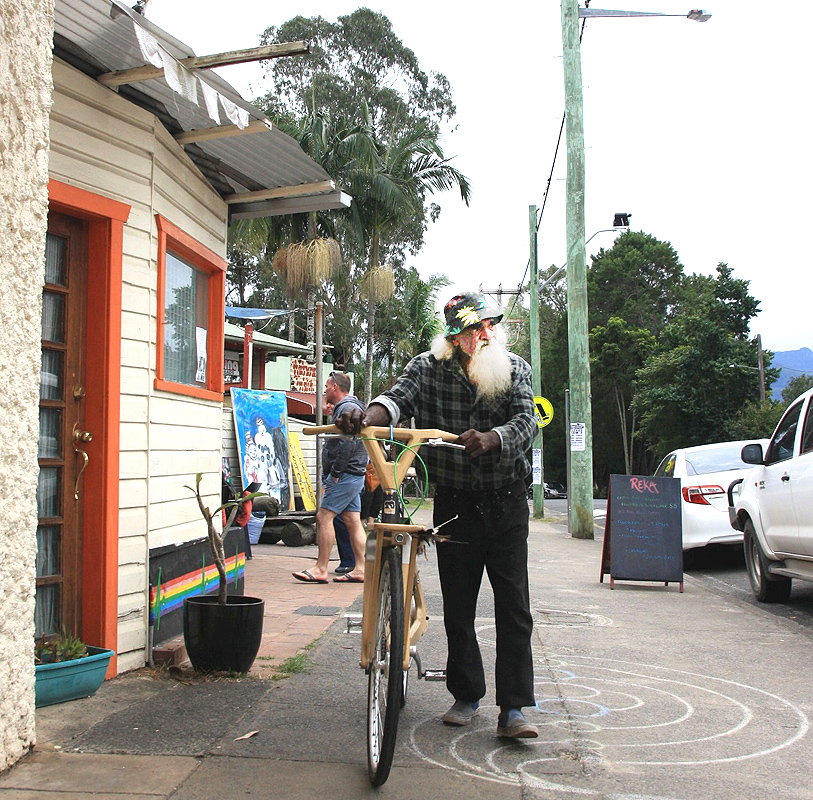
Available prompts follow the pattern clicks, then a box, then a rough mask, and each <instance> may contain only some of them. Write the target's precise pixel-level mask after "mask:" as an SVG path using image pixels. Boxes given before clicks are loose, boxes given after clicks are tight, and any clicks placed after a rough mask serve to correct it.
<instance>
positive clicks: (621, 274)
mask: <svg viewBox="0 0 813 800" xmlns="http://www.w3.org/2000/svg"><path fill="white" fill-rule="evenodd" d="M682 278H683V265H682V264H681V263H680V261H679V260H678V256H677V253H676V252H675V250H674V248H673V247H672V245H671V244H669V242H661V241H659V240H658V239H656V238H655V237H654V236H650V235H649V234H646V233H643V232H642V231H628V232H627V233H623V234H621V236H619V237H618V238H617V239H616V241H615V244H614V245H613V247H612V248H611V249H610V250H605V249H604V248H602V249H601V250H599V252H598V254H597V255H596V256H594V257H593V263H592V266H591V267H590V269H589V271H588V274H587V290H588V293H589V297H590V301H589V302H590V327H591V328H593V327H595V326H596V325H605V324H606V323H607V320H609V318H610V317H620V318H621V319H623V320H626V323H627V325H628V326H630V327H631V328H642V329H646V330H648V331H650V332H651V333H653V334H654V333H656V332H657V331H659V330H660V329H661V328H662V327H663V323H664V320H666V319H667V318H668V317H669V315H670V312H671V311H672V309H673V308H674V306H675V304H676V302H677V300H678V295H679V291H680V286H681V281H682Z"/></svg>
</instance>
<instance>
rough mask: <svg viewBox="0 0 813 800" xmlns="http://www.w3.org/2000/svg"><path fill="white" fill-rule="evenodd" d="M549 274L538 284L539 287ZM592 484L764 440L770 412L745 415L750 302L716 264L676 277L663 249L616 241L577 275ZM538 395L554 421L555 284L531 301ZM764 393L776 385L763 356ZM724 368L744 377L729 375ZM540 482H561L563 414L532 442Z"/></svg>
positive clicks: (562, 375)
mask: <svg viewBox="0 0 813 800" xmlns="http://www.w3.org/2000/svg"><path fill="white" fill-rule="evenodd" d="M554 271H555V270H554V268H553V267H552V268H550V269H549V270H547V271H546V272H545V273H544V275H543V276H541V277H540V283H541V284H544V282H545V280H546V278H548V277H550V275H552V274H553V272H554ZM587 281H588V292H589V326H590V353H591V386H592V411H593V463H594V478H595V481H596V483H597V485H598V486H599V487H603V486H605V485H606V483H607V480H608V477H609V475H610V474H612V473H619V472H624V471H629V472H633V473H636V474H650V473H651V472H652V470H653V469H654V466H655V463H656V460H657V459H658V458H660V457H662V456H663V455H664V453H665V452H667V451H668V450H669V449H671V448H673V447H685V446H689V445H693V444H706V443H709V442H714V441H725V440H726V439H735V438H752V437H763V436H767V435H770V432H771V431H772V429H773V426H774V425H775V422H776V410H775V409H774V408H773V407H772V406H771V405H770V404H768V406H767V407H766V408H765V409H762V408H761V407H760V406H759V405H756V401H757V400H758V398H759V373H758V370H757V368H756V367H757V363H758V349H757V345H756V342H755V341H750V340H749V338H748V331H749V327H750V323H751V320H752V319H753V318H754V316H755V315H756V313H757V312H758V310H759V302H758V301H757V300H756V299H755V298H754V297H752V296H751V294H750V293H749V284H748V281H745V280H740V279H737V278H735V277H734V274H733V270H731V269H730V268H729V267H728V265H726V264H720V265H718V267H717V271H716V273H715V275H713V276H706V275H688V276H687V275H684V273H683V266H682V265H681V263H680V261H679V259H678V255H677V253H676V252H675V250H674V249H673V248H672V246H671V245H670V244H669V243H668V242H661V241H659V240H657V239H656V238H655V237H653V236H650V235H648V234H644V233H642V232H628V233H625V234H622V235H621V236H619V237H618V238H617V240H616V242H615V244H614V246H613V247H612V248H610V249H609V250H603V249H602V250H601V251H599V253H598V254H597V255H596V256H595V257H594V258H593V263H592V265H591V267H590V268H589V270H588V276H587ZM540 317H541V319H540V329H541V331H542V341H543V345H542V355H541V369H542V387H543V388H542V393H543V394H544V395H545V396H546V397H548V398H549V399H550V400H551V401H552V402H553V403H554V406H555V408H556V409H557V412H558V411H559V409H562V410H563V404H562V397H563V394H564V390H565V389H566V388H567V386H568V342H567V313H566V308H565V304H564V296H563V293H562V290H561V283H560V281H557V280H555V281H553V282H552V283H551V284H549V285H548V286H546V288H545V289H544V290H543V292H542V309H541V313H540ZM764 356H765V382H766V387H768V388H769V387H770V384H771V383H772V382H773V381H774V380H775V379H776V377H777V376H778V371H777V370H776V369H774V368H772V367H771V366H770V362H771V358H772V355H771V353H767V352H766V353H765V354H764ZM732 364H736V365H743V366H744V368H732V366H731V365H732ZM543 436H544V450H545V474H546V476H547V477H549V478H551V479H559V480H562V479H564V477H565V459H566V452H565V447H566V442H567V437H566V431H565V425H564V414H563V413H562V414H558V413H557V414H556V416H554V419H553V422H552V423H551V425H549V426H548V427H547V428H545V430H544V433H543Z"/></svg>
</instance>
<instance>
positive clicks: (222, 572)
mask: <svg viewBox="0 0 813 800" xmlns="http://www.w3.org/2000/svg"><path fill="white" fill-rule="evenodd" d="M201 477H202V475H201V473H200V472H198V473H197V474H196V475H195V488H194V489H193V488H192V487H191V486H185V487H184V488H185V489H189V491H190V492H192V494H194V495H195V499H196V500H197V501H198V508H200V513H201V514H203V519H204V520H206V529H207V532H208V534H209V550H210V551H211V553H212V561H214V562H215V566H216V567H217V574H218V576H219V577H220V585H219V587H218V592H217V602H218V603H220V604H221V605H225V604H226V589H227V579H226V553H225V551H224V550H223V539H224V537H225V535H226V531H228V530H229V528H231V526H232V523H233V522H234V518H235V517H236V516H237V512H238V511H239V510H240V506H242V505H243V503H245V502H246V501H247V500H252V499H253V498H255V497H257V496H259V495H261V494H262V492H253V493H251V494H247V495H246V496H245V497H239V498H237V499H236V500H230V501H229V502H228V503H223V505H220V506H218V507H217V508H216V509H215V510H214V511H209V509H208V508H207V507H206V506H205V505H204V503H203V498H202V497H201V494H200V481H201ZM224 508H229V509H231V511H230V512H229V517H228V520H227V521H226V524H225V525H224V526H223V532H222V533H221V532H219V531H218V530H217V528H215V524H214V521H213V520H214V518H215V517H217V515H218V514H219V513H220V512H221V511H222V510H223V509H224Z"/></svg>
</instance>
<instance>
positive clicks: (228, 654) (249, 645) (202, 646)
mask: <svg viewBox="0 0 813 800" xmlns="http://www.w3.org/2000/svg"><path fill="white" fill-rule="evenodd" d="M200 481H201V474H200V473H198V474H197V475H196V476H195V488H194V489H193V488H192V487H191V486H187V487H186V488H187V489H189V490H190V491H191V492H192V493H193V494H194V495H195V498H196V500H197V502H198V508H200V511H201V514H203V518H204V520H205V521H206V528H207V533H208V539H209V550H210V552H211V555H212V561H213V562H214V564H215V566H216V567H217V573H218V576H219V579H220V581H219V586H218V591H217V594H211V595H199V596H197V597H188V598H186V599H185V600H184V604H183V635H184V643H185V644H186V652H187V654H188V656H189V660H190V661H191V662H192V666H193V667H194V668H195V669H196V670H198V671H199V672H221V671H222V672H248V670H249V669H250V668H251V665H252V664H253V663H254V659H255V657H256V656H257V651H258V650H259V649H260V642H261V641H262V633H263V615H264V613H265V601H264V600H262V599H261V598H258V597H246V596H243V595H230V594H228V593H227V580H226V555H225V551H224V549H223V538H224V536H225V532H226V531H228V530H229V528H230V527H231V525H232V523H233V522H234V518H235V517H236V516H237V512H238V511H239V509H240V506H241V505H242V504H243V503H245V502H246V501H247V500H251V499H252V498H254V497H257V495H258V494H259V493H258V492H252V493H250V494H247V495H245V496H244V497H241V498H238V499H236V500H233V501H230V502H228V503H223V504H222V505H220V506H218V507H217V508H216V509H215V510H214V511H209V509H208V508H207V507H206V505H205V504H204V502H203V498H202V497H201V494H200ZM226 508H228V509H229V516H228V520H227V522H226V524H225V526H224V528H223V533H220V532H219V531H218V530H217V528H215V524H214V519H215V518H216V517H217V515H218V514H219V513H220V512H221V511H222V510H223V509H226Z"/></svg>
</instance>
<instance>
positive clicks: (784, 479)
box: [781, 472, 790, 483]
mask: <svg viewBox="0 0 813 800" xmlns="http://www.w3.org/2000/svg"><path fill="white" fill-rule="evenodd" d="M781 480H782V482H783V483H787V482H788V481H789V480H790V475H788V473H787V472H786V473H785V474H784V475H783V476H782V478H781Z"/></svg>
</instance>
